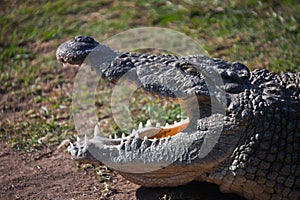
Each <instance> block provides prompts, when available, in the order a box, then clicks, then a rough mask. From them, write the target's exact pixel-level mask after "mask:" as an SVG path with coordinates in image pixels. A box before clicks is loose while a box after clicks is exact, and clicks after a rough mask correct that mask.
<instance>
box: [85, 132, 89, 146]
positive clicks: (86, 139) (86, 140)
mask: <svg viewBox="0 0 300 200" xmlns="http://www.w3.org/2000/svg"><path fill="white" fill-rule="evenodd" d="M87 142H88V138H87V135H86V134H84V146H85V147H87Z"/></svg>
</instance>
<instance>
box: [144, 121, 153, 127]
mask: <svg viewBox="0 0 300 200" xmlns="http://www.w3.org/2000/svg"><path fill="white" fill-rule="evenodd" d="M151 125H152V124H151V121H150V119H148V120H147V122H146V126H145V127H151Z"/></svg>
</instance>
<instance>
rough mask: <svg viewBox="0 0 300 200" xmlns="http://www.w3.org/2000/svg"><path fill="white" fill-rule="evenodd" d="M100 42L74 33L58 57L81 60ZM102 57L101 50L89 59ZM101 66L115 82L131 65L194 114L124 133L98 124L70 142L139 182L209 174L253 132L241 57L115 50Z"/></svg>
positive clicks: (147, 84) (79, 152)
mask: <svg viewBox="0 0 300 200" xmlns="http://www.w3.org/2000/svg"><path fill="white" fill-rule="evenodd" d="M99 45H100V44H99V43H98V42H96V41H95V40H93V39H92V38H90V37H83V36H79V37H75V38H74V39H72V40H70V41H67V42H65V43H63V44H62V45H61V46H60V47H59V48H58V50H57V54H56V55H57V59H58V60H59V61H61V62H63V63H69V64H82V63H83V61H84V59H85V58H86V56H87V55H88V54H89V53H90V52H91V51H93V50H96V49H97V47H99ZM112 52H113V51H112ZM97 58H99V59H100V58H101V54H99V55H98V56H96V57H95V56H93V62H91V63H94V64H95V63H96V61H97ZM99 66H100V65H99ZM92 67H96V68H97V67H98V66H96V65H95V66H92ZM98 71H100V72H101V75H102V77H104V78H106V79H108V80H109V81H111V82H114V83H116V82H117V81H118V80H119V79H120V78H121V77H122V75H124V74H125V73H127V72H131V73H132V74H133V76H131V77H132V79H133V80H131V81H133V82H136V83H137V84H139V85H140V86H141V87H142V88H143V89H144V90H145V91H147V92H149V93H151V94H153V95H154V96H157V97H159V98H164V99H167V100H169V101H177V102H180V103H181V104H182V105H183V107H184V109H185V110H186V111H187V113H188V115H189V118H188V119H186V120H183V121H181V122H178V123H175V124H173V125H167V126H159V127H152V126H151V124H150V123H149V124H147V126H146V127H143V126H140V129H139V130H136V131H134V132H133V133H131V134H130V135H129V136H127V137H124V138H122V139H121V138H119V139H118V138H117V139H108V138H106V139H105V138H101V137H100V136H99V135H100V133H99V128H98V127H97V126H96V127H95V136H94V138H92V139H86V141H85V142H80V141H78V142H77V143H75V144H71V146H70V147H69V151H70V152H71V154H72V156H73V157H75V158H77V159H79V158H86V157H88V159H93V160H97V159H98V160H99V161H101V162H103V163H105V164H108V165H109V166H110V167H112V168H115V169H116V170H117V171H119V172H120V173H121V174H122V175H123V176H125V177H126V178H128V179H129V180H131V181H133V182H136V183H138V184H141V185H144V186H149V187H156V186H159V187H162V186H175V185H181V184H185V183H187V182H190V181H192V180H195V179H197V180H205V179H206V177H208V176H209V175H210V173H213V172H214V169H215V168H222V167H224V166H225V164H224V163H226V162H228V159H229V157H230V156H231V155H232V154H233V151H234V149H235V148H236V147H237V146H238V143H240V141H242V140H243V139H244V137H246V135H247V131H249V130H247V129H248V124H249V120H250V119H251V112H249V110H247V109H248V108H247V104H248V100H249V98H248V95H249V85H250V83H249V79H250V72H249V70H248V68H247V67H246V66H244V65H243V64H241V63H238V62H235V63H230V62H225V61H222V60H220V59H212V58H209V57H206V56H203V55H195V56H186V57H177V56H170V55H165V56H150V55H139V54H134V53H116V57H115V59H114V60H113V61H112V62H111V63H110V64H109V65H108V66H102V68H101V69H98ZM250 131H251V130H250Z"/></svg>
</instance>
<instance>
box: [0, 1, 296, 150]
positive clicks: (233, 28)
mask: <svg viewBox="0 0 300 200" xmlns="http://www.w3.org/2000/svg"><path fill="white" fill-rule="evenodd" d="M299 10H300V5H299V3H297V1H292V0H290V1H254V0H249V1H245V0H244V1H218V0H215V1H208V0H205V1H189V0H187V1H177V0H176V1H167V2H166V1H148V2H145V1H141V0H135V1H130V2H125V1H121V2H120V1H111V0H106V1H101V3H98V2H96V1H63V0H58V1H55V2H48V1H24V2H22V1H16V2H14V3H13V2H11V1H4V3H3V5H2V6H1V8H0V26H1V29H0V82H1V85H0V96H1V104H0V115H1V118H2V119H1V121H0V131H1V136H0V137H1V139H2V140H8V141H10V142H11V143H12V144H13V145H14V146H16V147H18V148H19V149H26V150H32V149H37V148H39V147H41V146H42V144H43V142H42V143H41V142H40V141H41V140H40V138H42V137H44V136H46V135H47V134H48V136H49V135H50V136H49V137H50V138H51V139H50V140H49V142H48V143H46V144H47V145H50V144H52V143H53V141H55V142H56V143H58V142H59V141H61V140H62V139H64V138H67V137H70V135H71V134H75V129H74V124H73V122H72V116H71V114H70V107H71V103H72V102H71V98H72V96H71V95H72V90H71V88H72V87H71V86H72V83H73V79H72V77H74V74H75V73H76V70H74V69H65V68H62V66H61V65H60V64H58V63H57V61H56V59H55V49H56V48H57V46H58V45H59V44H60V43H61V42H63V41H65V40H67V39H70V38H71V37H73V36H75V35H91V36H95V37H97V39H98V40H100V41H101V40H104V39H106V38H108V37H110V36H112V35H114V34H117V33H119V32H121V31H125V30H127V29H130V28H136V27H141V26H157V27H166V28H171V29H174V30H177V31H180V32H183V33H185V34H187V35H188V36H190V37H192V38H194V39H196V40H201V41H202V43H203V44H204V46H205V49H206V50H207V51H208V52H209V54H210V55H211V56H213V57H221V58H223V59H226V60H231V61H234V60H240V61H242V62H243V63H245V64H246V65H247V66H249V67H250V68H251V69H253V68H268V69H269V70H272V71H275V72H280V71H299V66H300V58H299V50H300V42H299V41H300V40H299V38H300V25H299V24H300V23H299V22H300V16H299ZM70 74H73V76H71V75H70ZM107 102H108V101H107ZM104 103H105V102H104ZM133 104H138V103H133ZM150 104H151V103H150ZM152 106H153V105H152ZM42 107H45V108H47V110H48V113H47V112H46V111H41V108H42ZM102 107H103V106H102ZM104 107H108V106H107V104H104ZM149 107H151V105H148V106H147V104H145V106H143V107H142V108H141V110H144V111H145V112H148V111H149ZM103 109H104V108H103ZM176 109H177V110H178V108H176ZM147 110H148V111H147ZM150 110H151V108H150ZM44 112H46V114H45V113H44ZM107 112H109V110H108V111H107ZM134 112H135V111H134ZM179 112H180V111H178V112H176V113H173V114H172V113H171V114H172V115H173V116H171V117H170V118H168V119H166V120H168V121H170V122H171V121H172V120H175V118H176V116H177V115H178V113H179ZM28 113H29V114H28ZM105 114H106V115H109V113H105ZM138 115H142V114H138ZM154 115H155V113H154ZM167 116H169V114H167ZM143 120H145V119H137V121H143ZM107 129H108V130H109V131H114V130H117V127H115V126H111V127H107ZM63 133H64V134H63ZM55 142H54V143H55Z"/></svg>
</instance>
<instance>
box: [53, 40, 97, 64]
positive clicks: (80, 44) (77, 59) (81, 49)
mask: <svg viewBox="0 0 300 200" xmlns="http://www.w3.org/2000/svg"><path fill="white" fill-rule="evenodd" d="M98 45H99V43H98V42H97V41H95V40H94V39H93V38H92V37H89V36H76V37H74V38H73V39H71V40H69V41H67V42H65V43H63V44H61V45H60V46H59V47H58V48H57V51H56V58H57V60H58V61H60V62H62V63H69V64H72V65H81V64H82V63H83V61H84V59H85V58H86V56H87V55H88V54H89V53H90V52H91V51H92V50H93V49H94V48H95V47H97V46H98Z"/></svg>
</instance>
